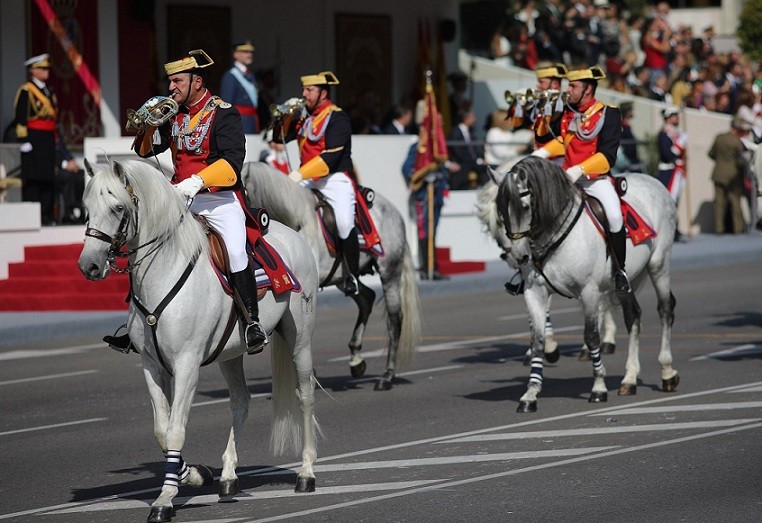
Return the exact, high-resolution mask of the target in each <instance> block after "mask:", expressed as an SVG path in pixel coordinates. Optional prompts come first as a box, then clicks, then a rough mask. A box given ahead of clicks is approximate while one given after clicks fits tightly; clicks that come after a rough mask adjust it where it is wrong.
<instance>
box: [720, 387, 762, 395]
mask: <svg viewBox="0 0 762 523" xmlns="http://www.w3.org/2000/svg"><path fill="white" fill-rule="evenodd" d="M749 392H762V385H760V386H759V387H749V388H748V389H740V390H729V391H728V392H726V393H725V394H747V393H749Z"/></svg>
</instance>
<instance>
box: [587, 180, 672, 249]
mask: <svg viewBox="0 0 762 523" xmlns="http://www.w3.org/2000/svg"><path fill="white" fill-rule="evenodd" d="M612 182H613V183H614V187H615V188H616V191H617V194H618V195H619V205H620V207H621V209H622V217H623V218H624V228H625V232H626V235H627V238H629V239H630V240H631V241H632V244H633V245H638V244H641V243H643V242H644V241H646V240H648V239H649V238H655V237H656V235H657V232H656V231H655V230H654V228H653V227H651V225H650V224H649V223H648V222H647V221H646V220H645V218H643V217H642V216H641V215H640V213H639V212H638V211H637V210H636V209H635V207H633V206H632V205H630V203H629V202H628V201H627V200H625V199H624V198H623V196H624V195H625V194H626V193H627V178H626V177H624V176H617V177H616V178H614V180H612ZM582 199H583V201H584V202H585V211H586V212H587V214H588V216H590V218H591V219H592V221H593V223H594V224H595V226H596V228H597V229H598V232H599V233H601V236H603V237H604V238H606V233H607V231H608V230H609V221H608V219H607V218H606V213H605V212H604V210H603V205H601V202H600V201H599V200H598V199H597V198H595V197H594V196H590V195H589V194H587V193H585V192H583V193H582Z"/></svg>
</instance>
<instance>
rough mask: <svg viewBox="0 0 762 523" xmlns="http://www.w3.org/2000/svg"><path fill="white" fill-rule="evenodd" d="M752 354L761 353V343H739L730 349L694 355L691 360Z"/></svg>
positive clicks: (719, 358) (717, 358) (718, 358)
mask: <svg viewBox="0 0 762 523" xmlns="http://www.w3.org/2000/svg"><path fill="white" fill-rule="evenodd" d="M753 354H762V345H755V344H753V343H749V344H746V345H739V346H738V347H733V348H730V349H725V350H721V351H717V352H711V353H709V354H704V355H702V356H696V357H695V358H691V361H700V360H721V359H724V358H739V357H743V356H751V355H753Z"/></svg>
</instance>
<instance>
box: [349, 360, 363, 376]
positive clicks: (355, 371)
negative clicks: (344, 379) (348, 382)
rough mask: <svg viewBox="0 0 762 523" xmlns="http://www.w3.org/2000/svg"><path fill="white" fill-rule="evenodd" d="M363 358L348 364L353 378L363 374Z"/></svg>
mask: <svg viewBox="0 0 762 523" xmlns="http://www.w3.org/2000/svg"><path fill="white" fill-rule="evenodd" d="M365 367H366V366H365V360H362V361H361V362H360V363H358V364H357V365H350V366H349V371H350V372H351V373H352V377H353V378H361V377H362V376H363V375H364V374H365Z"/></svg>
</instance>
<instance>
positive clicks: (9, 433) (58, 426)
mask: <svg viewBox="0 0 762 523" xmlns="http://www.w3.org/2000/svg"><path fill="white" fill-rule="evenodd" d="M107 419H108V418H92V419H83V420H79V421H69V422H68V423H56V424H55V425H42V426H40V427H29V428H28V429H18V430H8V431H6V432H0V436H9V435H11V434H21V433H23V432H33V431H35V430H45V429H58V428H61V427H70V426H71V425H82V424H84V423H95V422H96V421H106V420H107Z"/></svg>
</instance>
